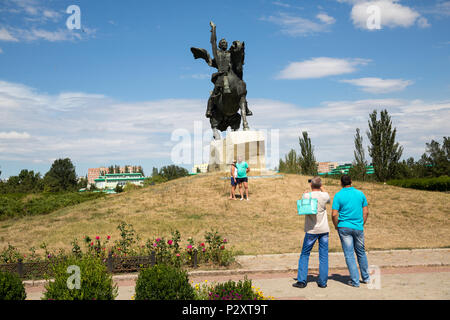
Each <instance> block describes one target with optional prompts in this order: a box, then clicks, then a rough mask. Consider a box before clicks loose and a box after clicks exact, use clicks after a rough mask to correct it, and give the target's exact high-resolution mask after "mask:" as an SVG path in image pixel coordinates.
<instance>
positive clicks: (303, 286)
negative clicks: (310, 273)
mask: <svg viewBox="0 0 450 320" xmlns="http://www.w3.org/2000/svg"><path fill="white" fill-rule="evenodd" d="M292 286H293V287H296V288H302V289H303V288H305V287H306V282H300V281H297V282H296V283H294V284H292Z"/></svg>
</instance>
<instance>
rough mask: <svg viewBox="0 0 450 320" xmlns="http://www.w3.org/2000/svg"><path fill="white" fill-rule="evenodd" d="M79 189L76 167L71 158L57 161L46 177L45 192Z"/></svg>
mask: <svg viewBox="0 0 450 320" xmlns="http://www.w3.org/2000/svg"><path fill="white" fill-rule="evenodd" d="M76 188H77V175H76V173H75V167H74V165H73V164H72V161H71V160H70V159H69V158H66V159H58V160H55V161H54V162H53V164H52V167H51V168H50V170H49V171H48V172H47V173H46V174H45V176H44V190H45V191H49V192H59V191H74V190H76Z"/></svg>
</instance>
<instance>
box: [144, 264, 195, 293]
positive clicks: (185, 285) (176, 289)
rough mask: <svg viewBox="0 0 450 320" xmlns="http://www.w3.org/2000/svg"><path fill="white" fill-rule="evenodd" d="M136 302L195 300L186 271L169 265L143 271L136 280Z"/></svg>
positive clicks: (156, 266)
mask: <svg viewBox="0 0 450 320" xmlns="http://www.w3.org/2000/svg"><path fill="white" fill-rule="evenodd" d="M135 291H136V298H135V299H136V300H193V299H194V298H195V293H194V289H193V288H192V286H191V285H190V283H189V279H188V275H187V272H186V271H183V270H181V269H179V268H177V267H172V266H169V265H163V264H162V265H155V266H153V267H150V268H147V269H142V270H141V271H140V272H139V276H138V279H137V280H136V288H135Z"/></svg>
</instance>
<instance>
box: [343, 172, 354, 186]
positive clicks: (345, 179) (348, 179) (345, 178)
mask: <svg viewBox="0 0 450 320" xmlns="http://www.w3.org/2000/svg"><path fill="white" fill-rule="evenodd" d="M341 184H342V186H343V187H346V186H349V185H351V184H352V178H351V177H350V176H349V175H348V174H344V175H343V176H342V177H341Z"/></svg>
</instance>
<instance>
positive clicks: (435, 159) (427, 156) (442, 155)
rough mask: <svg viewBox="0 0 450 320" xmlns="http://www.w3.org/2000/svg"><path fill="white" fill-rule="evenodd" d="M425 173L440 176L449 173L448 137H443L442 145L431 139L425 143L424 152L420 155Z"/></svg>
mask: <svg viewBox="0 0 450 320" xmlns="http://www.w3.org/2000/svg"><path fill="white" fill-rule="evenodd" d="M422 159H423V163H424V164H425V167H426V171H427V175H428V176H432V177H440V176H443V175H447V176H448V175H450V139H449V137H444V140H443V142H442V147H441V145H440V144H439V142H437V141H435V140H431V142H430V143H427V144H426V152H425V153H424V155H423V156H422Z"/></svg>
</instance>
